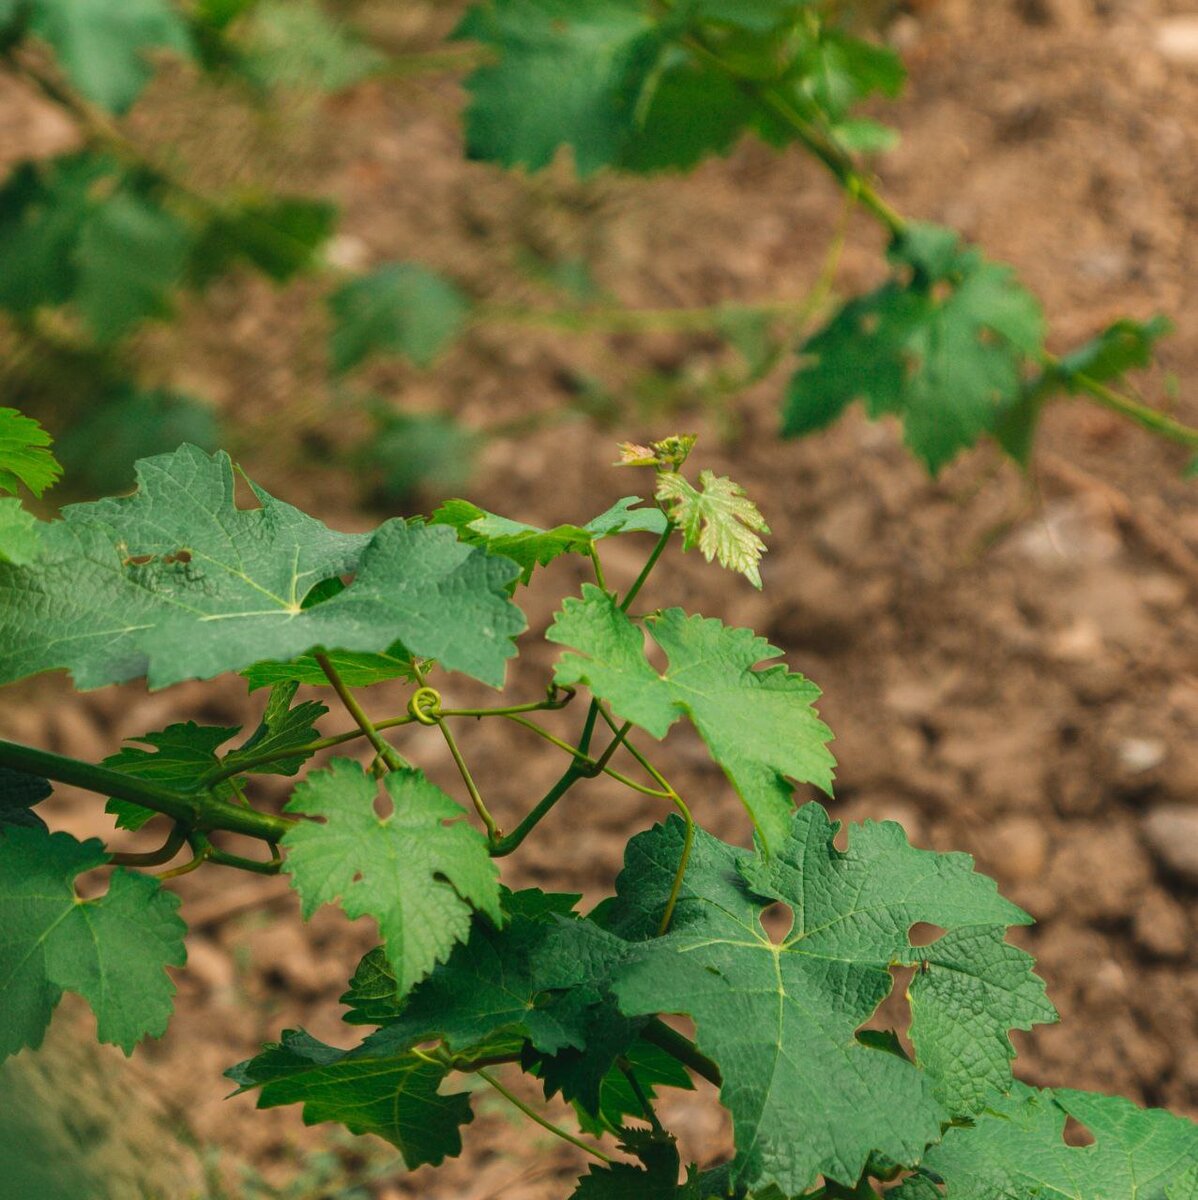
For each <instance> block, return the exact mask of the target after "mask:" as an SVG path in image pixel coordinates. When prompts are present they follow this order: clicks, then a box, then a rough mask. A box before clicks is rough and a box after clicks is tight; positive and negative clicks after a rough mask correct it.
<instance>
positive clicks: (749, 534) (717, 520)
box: [657, 471, 770, 591]
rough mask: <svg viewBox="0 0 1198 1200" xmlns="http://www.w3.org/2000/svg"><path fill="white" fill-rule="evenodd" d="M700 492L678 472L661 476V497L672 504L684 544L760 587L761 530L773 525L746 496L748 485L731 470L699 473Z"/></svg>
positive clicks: (673, 513)
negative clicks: (733, 476)
mask: <svg viewBox="0 0 1198 1200" xmlns="http://www.w3.org/2000/svg"><path fill="white" fill-rule="evenodd" d="M699 485H700V487H701V488H702V489H703V490H702V491H699V490H698V489H697V488H695V487H694V485H693V484H691V483H689V482H688V481H687V479H686V478H685V477H684V476H682V475H680V474H679V473H678V472H676V471H663V472H662V473H661V474H659V475H658V477H657V498H658V500H660V501H661V502H662V503H663V504H669V505H671V506H672V507H671V509H670V517H671V519H672V520H673V521H674V523H675V524H676V525H678V526H679V527H680V528H681V530H682V548H683V550H691V549H693V548H694V547H695V546H698V547H699V549H700V550H701V551H702V552H703V557H704V558H705V559H707V561H708V562H711V560H712V559H713V558H714V559H718V560H719V564H720V566H721V567H724V568H726V569H727V570H729V571H736V572H738V573H739V574H741V575H743V576H744V577H745V578H746V579H747V580H748V581H749V582H750V583H751V584H752V585H753V586H754V587H755V588H757V589H758V591H760V590H761V573H760V571H759V570H758V568H757V564H758V563H759V562H760V561H761V556H762V555H763V554H764V553H765V543H764V542H763V541H762V540H761V538H759V537H758V536H757V535H758V534H759V533H769V531H770V527H769V526H768V525H767V524H766V523H765V518H764V517H763V516H762V515H761V513H760V512H758V510H757V505H756V504H754V503H753V501H752V500H750V499H749V498H748V497H747V496H746V495H745V489H744V488H742V487H741V486H740V484H739V483H734V482H733V481H732V480H731V479H729V478H728V477H727V476H726V475H716V474H715V473H714V472H712V471H700V472H699Z"/></svg>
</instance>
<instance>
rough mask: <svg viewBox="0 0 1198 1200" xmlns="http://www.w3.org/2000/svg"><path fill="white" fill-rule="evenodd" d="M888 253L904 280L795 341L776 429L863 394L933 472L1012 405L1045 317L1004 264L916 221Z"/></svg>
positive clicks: (809, 427)
mask: <svg viewBox="0 0 1198 1200" xmlns="http://www.w3.org/2000/svg"><path fill="white" fill-rule="evenodd" d="M891 259H892V261H893V262H894V264H895V266H896V268H897V269H898V270H899V271H906V272H907V273H908V276H909V277H901V276H900V275H898V274H896V276H895V278H893V279H892V280H891V281H890V282H889V283H886V284H884V285H883V286H882V287H881V288H879V289H878V290H877V291H875V292H872V293H871V294H870V295H868V296H863V297H859V298H858V299H855V300H850V301H849V302H848V303H847V304H846V305H844V307H843V308H841V310H840V311H839V312H838V313H837V314H836V315H835V316H834V317H833V318H832V320H831V321H830V322H829V324H828V325H826V326H825V327H824V328H823V329H822V330H820V331H819V332H818V333H816V334H814V335H813V336H812V337H810V338H809V339H808V340H807V341H806V342H805V343H804V344H803V346H802V348H801V353H802V355H803V356H804V357H805V358H806V359H807V360H808V361H807V362H806V364H805V365H803V366H801V367H800V368H799V370H798V372H797V373H796V374H795V375H794V377H793V378H792V380H791V383H790V388H789V392H788V396H787V402H786V413H785V419H784V426H783V433H784V434H785V435H786V436H788V437H798V436H802V435H804V434H807V433H812V432H814V431H815V430H818V429H822V428H824V427H825V426H826V425H828V424H830V423H831V422H832V421H833V420H835V419H836V418H837V417H838V416H840V414H841V413H842V412H843V411H844V409H845V408H846V407H847V406H848V405H849V404H850V403H851V402H852V401H853V400H855V399H857V398H863V399H864V400H865V403H866V409H867V411H868V413H869V415H870V416H871V417H874V418H877V417H881V416H883V415H886V414H888V413H890V414H895V415H898V416H899V417H901V418H902V421H903V433H904V438H905V440H906V442H907V444H908V446H910V448H911V450H912V451H913V452H914V453H915V454H916V455H917V456H918V457H919V458H921V459H922V460H923V461H924V463H925V464H926V465H927V467H928V469H929V470H930V471H932V472H933V473H934V472H936V471H938V470H939V469H940V468H941V467H942V466H944V464H945V463H947V462H948V461H949V460H950V459H952V458H953V457H954V456H955V455H956V454H958V453H959V452H960V451H961V450H963V449H965V448H966V447H969V446H972V445H973V444H974V443H975V442H977V440H978V439H979V438H980V437H982V436H983V435H985V434H992V433H994V432H995V431H996V429H997V428H998V427H999V425H1000V423H1001V421H1002V419H1003V418H1004V416H1006V415H1007V414H1008V413H1009V412H1010V410H1011V409H1012V408H1013V407H1014V406H1015V405H1017V404H1018V402H1019V399H1020V397H1021V394H1022V383H1023V376H1024V370H1025V366H1026V364H1027V363H1028V362H1029V361H1034V360H1035V359H1037V358H1038V357H1039V355H1040V353H1041V351H1042V348H1043V339H1044V318H1043V314H1042V313H1041V310H1040V306H1039V304H1038V303H1037V301H1036V299H1035V298H1034V297H1033V296H1032V295H1031V293H1029V292H1027V291H1026V290H1024V288H1023V287H1022V286H1020V285H1019V284H1018V283H1017V282H1016V281H1015V279H1014V276H1013V273H1012V272H1011V270H1010V268H1008V267H1005V266H1000V265H997V264H994V263H990V262H987V261H986V260H985V259H984V258H983V257H982V256H981V254H980V252H979V251H977V250H974V249H962V248H961V246H960V244H959V243H958V241H957V239H956V237H955V235H952V234H951V233H949V232H948V231H944V230H939V229H936V228H935V227H924V226H915V227H913V228H912V229H911V230H910V231H908V232H907V233H906V234H904V235H903V236H901V237H900V238H898V239H897V240H896V242H895V243H894V245H893V247H892V249H891Z"/></svg>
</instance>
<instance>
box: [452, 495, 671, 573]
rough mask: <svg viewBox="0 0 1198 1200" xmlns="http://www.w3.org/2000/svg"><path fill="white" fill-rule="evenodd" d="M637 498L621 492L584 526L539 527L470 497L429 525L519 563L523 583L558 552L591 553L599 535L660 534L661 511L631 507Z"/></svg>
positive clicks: (662, 525) (456, 502)
mask: <svg viewBox="0 0 1198 1200" xmlns="http://www.w3.org/2000/svg"><path fill="white" fill-rule="evenodd" d="M640 502H641V498H640V497H639V496H625V497H624V498H623V499H622V500H618V501H617V502H616V503H615V504H613V505H612V507H611V508H609V509H608V510H607V511H606V512H605V513H602V514H601V515H600V516H597V517H596V518H595V519H594V520H593V521H588V522H587V524H586V525H581V526H580V525H557V526H555V527H554V528H553V529H539V528H537V526H535V525H525V524H524V523H523V522H521V521H511V520H509V519H508V518H507V517H497V516H496V515H495V514H494V513H489V512H487V511H486V510H485V509H482V508H479V507H478V506H477V505H475V504H471V503H470V501H469V500H447V501H446V502H445V503H444V504H443V505H442V506H441V507H440V508H439V509H437V511H436V512H435V513H433V516H432V519H431V523H432V524H433V525H451V526H453V528H454V529H456V530H457V532H458V538H459V539H460V540H461V541H463V542H465V543H466V544H467V545H470V546H485V547H486V548H487V550H489V551H490V552H491V553H492V554H502V555H503V556H504V557H505V558H510V559H511V560H512V561H513V562H515V563H518V564H519V566H520V568H521V570H522V571H523V574H522V575H521V577H520V578H521V582H522V583H528V582H529V580H530V579H531V578H532V573H533V570H534V569H535V568H536V567H538V566H540V567H544V566H548V564H549V563H551V562H552V561H553V560H554V559H555V558H558V557H559V556H560V555H563V554H590V553H591V550H592V548H593V547H594V546H595V544H596V543H597V542H599V541H601V540H602V539H603V538H608V537H612V536H614V535H615V534H618V533H653V534H656V535H657V536H658V537H660V536H661V534H663V533H664V532H665V529H666V518H665V515H664V514H663V513H662V512H661V510H660V509H657V508H636V507H635V506H636V505H637V504H639V503H640Z"/></svg>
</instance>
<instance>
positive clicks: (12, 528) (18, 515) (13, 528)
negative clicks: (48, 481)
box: [0, 496, 42, 567]
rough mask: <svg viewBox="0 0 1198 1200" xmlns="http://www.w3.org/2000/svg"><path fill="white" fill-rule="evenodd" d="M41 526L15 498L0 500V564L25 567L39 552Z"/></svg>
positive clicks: (34, 560) (35, 559)
mask: <svg viewBox="0 0 1198 1200" xmlns="http://www.w3.org/2000/svg"><path fill="white" fill-rule="evenodd" d="M41 545H42V539H41V525H40V524H39V522H38V519H37V518H36V517H35V516H34V515H33V513H31V512H29V511H27V510H26V508H25V506H24V505H23V504H22V503H21V502H20V500H18V499H16V497H15V496H8V497H5V498H4V499H2V500H0V562H10V563H15V564H16V565H17V566H18V567H27V566H29V565H30V563H33V562H36V561H37V556H38V554H39V553H40V552H41Z"/></svg>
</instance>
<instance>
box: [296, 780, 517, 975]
mask: <svg viewBox="0 0 1198 1200" xmlns="http://www.w3.org/2000/svg"><path fill="white" fill-rule="evenodd" d="M384 787H385V789H386V792H387V795H388V797H389V798H390V800H391V802H392V803H393V804H394V811H393V812H392V813H391V814H390V815H389V816H386V817H379V816H377V815H376V814H375V811H374V801H375V797H376V795H377V793H378V785H377V784H376V782H375V780H374V779H373V778H371V777H370V776H369V775H367V774H366V772H365V771H364V770H363V769H362V767H361V766H359V765H358V764H357V763H355V762H352V761H350V760H349V759H344V758H342V759H334V760H333V762H332V763H330V764H329V766H328V767H327V768H326V769H325V770H322V771H317V772H315V773H313V774H311V775H309V776H308V777H307V778H306V779H305V780H304V781H303V782H302V783H301V784H300V785H299V786H298V787H297V788H296V789H295V792H294V793H293V795H292V797H291V799H290V800H289V801H288V803H287V808H286V811H287V812H291V813H304V814H306V815H307V816H309V817H320V818H323V823H322V824H317V823H315V822H313V821H305V822H302V823H300V824H299V825H296V826H295V827H294V828H292V829H290V830H289V831H288V832H287V834H286V835H285V837H284V839H283V845H284V847H285V848H286V850H287V864H286V868H285V869H286V870H287V871H288V873H289V874H290V875H291V877H292V886H293V887H294V888H295V889H296V891H298V892H299V894H300V900H301V902H302V907H303V912H304V916H305V917H310V916H311V915H312V913H314V912H315V911H316V909H318V908H319V907H320V906H321V905H322V904H332V903H334V902H335V901H336V900H337V898H338V896H340V898H341V907H342V908H343V909H344V910H345V912H346V913H347V914H348V915H349V916H350V917H351V918H356V917H362V916H369V917H373V918H374V919H375V920H376V921H377V922H378V926H379V930H380V932H381V934H382V937H383V941H384V943H385V945H386V949H387V959H388V961H389V962H390V963H391V964H392V966H393V967H394V969H395V974H396V979H397V981H398V986H399V988H400V992H401V994H406V993H407V992H408V991H409V990H410V989H411V988H412V986H413V984H415V983H416V982H417V981H418V980H420V979H423V978H424V976H426V975H427V974H428V973H429V972H430V971H431V970H432V969H433V967H435V966H436V965H437V963H439V962H441V961H443V960H444V959H445V957H446V956H447V955H448V954H449V952H450V951H451V950H452V949H453V946H454V944H455V943H456V942H460V941H463V940H464V939H465V938H466V937H467V935H468V934H469V932H470V917H471V913H472V911H473V910H474V909H477V910H478V911H480V912H482V913H484V914H486V915H487V916H489V917H490V918H491V919H492V920H493V921H494V922H495V923H496V924H499V923H501V922H502V920H503V912H502V909H501V908H500V905H499V877H498V871H497V869H496V867H495V864H494V862H493V860H492V859H491V858H490V856H489V855H488V853H487V843H486V839H485V838H484V837H483V836H482V834H481V833H479V832H478V831H477V830H476V829H474V828H473V827H471V826H470V825H468V824H466V823H465V821H464V820H462V818H464V817H465V815H466V814H465V812H464V811H463V810H462V809H461V808H460V807H459V806H458V805H457V804H456V803H455V802H454V801H453V800H451V799H450V798H449V797H448V796H447V795H446V794H445V793H444V792H443V791H441V789H440V788H438V787H436V786H435V785H433V784H432V783H430V782H429V781H428V780H427V779H426V778H425V777H424V776H423V775H422V774H421V773H420V772H419V771H415V770H403V771H393V772H391V773H390V774H389V775H388V776H387V777H386V779H385V780H384Z"/></svg>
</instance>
